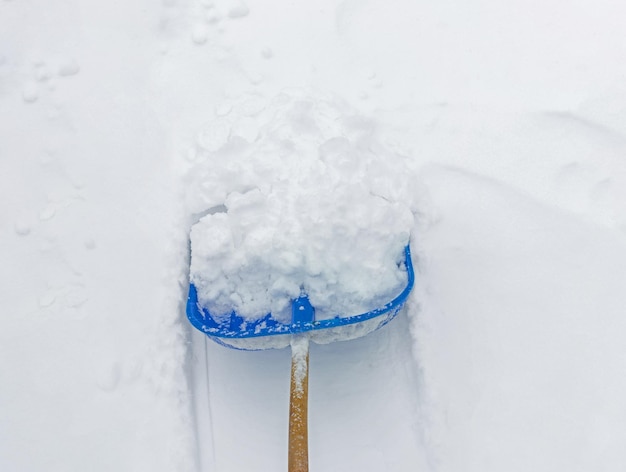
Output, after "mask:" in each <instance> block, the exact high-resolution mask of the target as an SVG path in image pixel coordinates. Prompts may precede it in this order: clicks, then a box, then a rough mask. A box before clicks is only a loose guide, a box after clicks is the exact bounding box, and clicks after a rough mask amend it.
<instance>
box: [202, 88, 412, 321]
mask: <svg viewBox="0 0 626 472" xmlns="http://www.w3.org/2000/svg"><path fill="white" fill-rule="evenodd" d="M346 108H347V107H345V106H344V107H341V108H340V107H337V106H333V103H332V101H329V100H324V99H319V98H316V97H315V96H312V95H308V94H306V93H304V94H303V93H302V92H301V93H300V94H298V95H296V96H293V95H292V94H288V93H283V94H281V95H280V96H278V97H277V98H276V99H275V100H273V102H272V103H271V104H270V105H268V106H267V107H266V108H265V109H263V111H262V112H259V113H257V114H254V115H252V116H244V117H243V119H241V118H240V117H239V116H237V118H236V119H234V120H233V119H231V120H229V119H228V118H224V117H221V118H218V119H216V120H215V122H214V123H210V124H209V125H207V128H206V131H205V132H203V133H201V134H200V136H199V139H198V142H199V143H200V144H199V149H198V152H197V154H196V156H194V159H195V160H196V161H197V162H198V164H197V165H196V167H195V168H194V169H193V170H192V171H191V173H192V174H194V176H195V178H196V179H197V180H196V186H197V187H196V193H197V194H198V199H199V200H202V201H205V202H207V205H209V211H215V212H214V213H212V214H208V215H206V216H204V217H203V218H202V219H201V220H200V221H199V222H198V223H197V224H195V225H194V226H193V228H192V230H191V281H192V282H193V283H194V285H195V286H196V288H197V289H198V299H199V301H200V304H201V305H203V306H204V307H206V308H208V309H209V311H210V312H211V314H212V315H214V316H215V317H216V318H218V319H219V317H220V316H227V315H230V313H231V312H232V311H233V310H234V311H235V312H237V313H238V314H239V315H241V316H243V317H244V318H245V319H255V318H257V319H258V318H260V317H263V316H265V315H266V314H267V313H272V315H273V316H274V317H275V318H277V319H279V320H282V321H289V320H290V318H291V301H292V300H293V299H295V298H297V297H298V296H300V295H301V293H306V294H307V296H308V297H309V299H310V300H311V303H312V305H313V306H314V307H315V317H316V319H318V320H319V319H326V318H329V317H334V316H337V315H339V316H345V315H356V314H359V313H364V312H367V311H370V310H372V309H374V308H378V307H381V306H383V305H385V304H386V303H388V302H389V301H391V300H392V299H393V298H394V297H395V296H397V295H398V294H399V293H400V292H401V291H402V289H403V288H404V286H406V284H407V276H406V268H405V267H404V265H402V264H401V262H402V261H403V260H404V247H405V246H406V245H407V244H408V243H409V234H410V231H411V228H412V226H413V215H412V213H411V211H410V210H409V208H408V206H407V205H405V204H404V203H403V201H402V200H400V199H399V195H398V192H397V191H394V189H393V188H392V187H391V186H389V185H386V186H385V185H384V184H381V183H387V184H388V183H390V182H393V181H394V180H395V176H397V175H398V174H403V173H404V172H405V170H403V169H406V162H405V159H403V158H402V157H400V156H396V155H394V154H393V153H392V152H391V151H389V150H386V149H385V148H384V146H382V144H381V143H379V142H378V141H377V140H376V135H375V128H374V124H373V123H372V122H371V121H369V120H367V119H366V118H364V117H360V116H359V115H358V114H356V112H354V111H352V110H349V109H346ZM232 114H233V113H231V114H230V115H232ZM229 121H234V123H232V124H230V125H228V126H227V127H226V128H225V129H224V133H223V134H222V136H218V137H215V136H214V134H213V133H212V132H213V131H214V130H216V129H218V130H219V129H220V128H221V127H222V126H224V123H228V122H229ZM242 122H243V123H245V124H246V126H245V128H244V127H243V126H242V125H241V123H242ZM242 131H243V132H242ZM239 133H241V134H244V135H246V136H248V139H249V140H250V141H248V140H247V139H246V138H244V137H243V136H241V134H239ZM208 135H211V137H212V138H213V139H211V140H210V141H209V142H207V139H205V138H206V137H207V136H208ZM218 138H219V139H218ZM203 168H204V170H203ZM370 176H371V177H370ZM377 192H378V193H377ZM203 197H204V198H203ZM220 208H223V211H219V209H220ZM215 209H218V210H217V211H216V210H215Z"/></svg>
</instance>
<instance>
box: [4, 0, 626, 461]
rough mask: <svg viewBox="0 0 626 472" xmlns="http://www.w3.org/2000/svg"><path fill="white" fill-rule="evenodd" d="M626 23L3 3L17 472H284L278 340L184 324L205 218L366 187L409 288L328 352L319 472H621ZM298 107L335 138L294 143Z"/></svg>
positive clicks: (491, 15)
mask: <svg viewBox="0 0 626 472" xmlns="http://www.w3.org/2000/svg"><path fill="white" fill-rule="evenodd" d="M625 10H626V9H625V8H624V7H623V6H622V5H621V4H620V3H619V2H612V1H609V0H600V1H596V2H590V1H580V2H574V3H570V4H568V5H566V6H564V5H563V3H562V2H557V1H555V0H549V1H547V2H543V3H541V4H530V3H528V2H522V1H521V0H513V1H511V2H501V3H499V4H496V3H493V2H487V1H485V0H470V1H469V2H454V3H452V2H445V1H443V2H430V3H423V2H413V1H408V0H386V1H383V0H369V1H351V0H348V1H339V0H320V1H318V2H307V3H304V2H299V3H293V2H292V3H289V2H287V3H285V2H278V1H268V2H262V4H261V3H260V2H256V3H255V2H246V1H241V0H236V1H235V0H214V1H207V0H164V1H162V2H160V3H155V2H151V1H148V0H128V1H125V2H84V1H82V2H79V1H78V0H67V1H64V2H55V4H54V5H52V6H51V5H50V2H45V1H43V0H29V1H23V0H4V1H0V120H1V122H0V123H1V124H2V135H1V138H0V215H1V218H0V260H1V261H2V264H0V287H1V288H0V293H1V296H0V300H1V303H2V305H1V306H2V316H1V318H0V470H3V471H4V470H7V471H17V472H35V471H37V472H38V471H43V470H45V471H51V472H60V471H63V472H65V471H74V470H90V471H111V470H116V471H144V470H146V471H147V470H149V471H151V472H160V471H163V472H171V471H181V472H183V471H200V470H202V471H209V470H210V471H223V472H232V471H243V470H261V471H270V470H272V471H274V470H286V462H287V455H286V451H287V421H288V396H289V363H290V359H291V356H290V353H289V350H288V349H283V350H268V351H261V352H241V351H236V350H231V349H226V348H224V347H222V346H219V345H217V344H215V343H213V342H211V341H208V340H207V339H206V336H204V335H203V334H202V333H200V332H198V331H197V330H194V329H192V328H191V327H190V326H189V324H188V322H187V320H186V319H185V316H184V302H185V297H186V291H187V288H188V283H189V264H190V259H189V237H190V234H191V231H192V230H191V228H192V226H193V223H195V222H197V221H199V220H202V222H203V224H206V225H207V226H206V228H204V229H205V230H206V231H213V230H215V228H216V227H217V225H213V224H211V223H210V222H211V221H213V223H215V221H216V220H219V219H224V218H226V219H229V220H231V219H233V214H236V211H240V212H242V213H239V215H240V216H241V215H243V210H244V208H243V207H242V206H240V207H237V205H238V204H239V205H241V204H242V203H244V202H250V201H252V203H254V205H258V206H262V207H263V211H266V210H268V211H269V210H270V209H271V208H276V207H270V206H268V201H270V202H271V203H272V204H274V203H276V205H278V207H281V205H286V206H289V205H291V206H292V207H291V208H292V209H295V208H301V207H302V206H303V207H304V208H305V209H306V211H307V212H308V213H310V214H311V215H312V216H316V217H317V218H318V219H320V220H321V221H329V222H331V221H334V222H336V221H337V219H335V217H337V216H338V215H340V214H341V212H342V211H344V210H341V209H339V208H338V207H337V206H336V205H335V204H336V203H337V202H338V201H345V202H346V204H348V203H349V204H350V206H351V205H355V206H356V207H358V208H359V209H360V208H361V207H360V206H359V205H361V204H362V203H363V205H364V206H365V204H366V202H367V198H366V200H364V201H363V202H362V201H361V200H359V201H354V199H352V197H351V195H352V193H348V190H347V189H348V188H351V187H356V188H357V189H358V192H363V193H361V195H370V197H372V198H373V196H375V195H378V196H384V197H385V199H383V201H384V202H385V203H384V205H386V204H398V209H399V208H400V207H406V208H408V209H409V210H410V212H411V215H410V218H411V220H412V221H411V222H410V223H409V226H410V227H409V233H410V240H411V249H412V253H413V257H414V262H415V264H416V269H417V273H416V288H415V290H414V293H413V295H412V296H411V298H410V300H409V302H408V306H407V308H406V310H405V311H404V312H403V313H402V314H401V315H399V316H398V317H397V318H396V319H395V320H394V321H393V322H391V323H390V324H389V325H388V326H386V327H385V328H383V329H381V330H378V331H376V332H374V333H371V334H369V335H368V336H365V337H362V338H359V339H355V340H352V341H347V342H336V343H330V344H326V345H317V344H312V345H311V352H310V372H309V382H310V384H309V395H310V407H309V413H310V421H309V428H310V432H309V435H310V463H311V471H322V470H337V471H348V470H362V471H365V472H370V471H371V472H374V471H376V472H379V471H381V470H389V471H399V472H405V471H406V472H409V471H410V472H414V471H417V470H419V471H422V470H424V471H433V472H456V471H470V472H471V471H480V472H485V471H487V472H489V471H493V472H496V471H497V472H500V471H503V470H505V471H528V470H533V471H554V470H567V471H581V472H583V471H585V472H586V471H589V470H603V471H621V470H623V469H624V466H625V464H626V453H625V452H624V448H623V443H624V442H625V441H626V400H625V398H626V377H625V376H624V372H626V350H625V349H624V347H623V344H624V342H623V340H624V338H625V337H626V318H625V317H624V307H625V306H626V295H625V292H624V290H623V285H624V282H625V281H626V86H624V80H623V77H624V76H626V52H625V51H624V48H623V44H625V43H626V32H625V30H624V28H623V18H624V14H625V13H626V11H625ZM302 91H305V92H304V93H303V92H302ZM285 96H286V97H294V96H296V97H300V99H304V101H305V103H306V102H307V100H308V103H309V104H311V103H312V102H311V97H313V99H312V100H313V103H314V104H315V106H322V107H325V109H326V110H329V111H330V113H331V115H328V114H322V115H318V114H315V113H314V114H313V116H316V117H318V118H316V119H317V120H318V122H320V123H327V121H325V119H326V118H330V117H331V116H337V117H338V118H339V120H338V121H337V120H335V121H333V120H330V121H332V125H330V128H323V127H322V128H320V127H319V126H318V128H319V129H320V130H321V133H319V134H318V135H309V137H308V138H305V137H304V136H303V135H302V134H300V133H296V128H295V124H296V121H294V120H289V119H285V118H284V117H285V116H288V113H287V115H285V114H282V115H281V113H283V112H288V110H289V107H294V106H296V102H297V101H295V100H290V101H288V104H290V105H288V106H287V108H280V107H278V108H277V104H279V103H280V100H281V98H280V97H285ZM307 97H308V98H307ZM277 100H278V101H277ZM333 114H334V115H333ZM281 116H282V118H281ZM355 117H356V118H358V119H357V120H356V121H355V120H352V118H355ZM272 123H274V124H281V125H286V128H285V129H284V131H285V132H287V133H288V134H290V135H291V136H292V137H291V140H292V141H293V142H294V144H298V145H303V149H305V150H306V151H305V152H307V153H310V154H307V155H305V156H304V157H303V159H304V162H305V163H306V164H307V165H310V166H312V167H313V169H312V170H313V171H316V169H317V172H318V173H317V174H315V172H313V174H311V173H310V172H309V175H312V176H313V179H312V180H306V179H305V177H304V176H303V175H300V174H298V175H297V176H296V178H295V179H294V177H293V176H290V179H286V178H285V175H286V174H285V175H280V172H283V171H284V172H287V171H289V170H291V169H293V168H294V167H297V166H298V165H299V163H302V162H303V161H302V160H300V161H298V160H295V159H292V158H291V157H289V156H286V155H283V157H285V159H283V160H281V158H280V155H274V154H269V153H268V152H267V151H268V150H269V148H270V147H271V146H272V145H275V144H276V142H277V141H276V140H275V137H276V136H279V135H280V134H279V133H278V131H276V132H275V133H274V131H272V133H274V134H272V133H269V132H268V130H269V128H268V127H271V126H272ZM350 133H356V135H355V134H350ZM328 141H330V143H334V144H332V145H331V144H328ZM324 143H326V145H324ZM304 144H306V146H304ZM363 145H364V146H365V148H364V147H363ZM370 145H373V146H370ZM333 146H338V147H339V148H341V149H349V150H350V151H351V153H348V154H349V155H350V156H352V157H354V159H353V160H349V159H348V161H346V162H345V164H346V167H342V165H341V164H342V161H340V160H336V159H335V157H337V156H339V154H327V155H326V156H330V157H332V159H331V161H330V164H327V163H328V162H329V161H324V160H323V159H324V152H322V150H324V149H330V150H333V149H337V148H334V147H333ZM342 146H343V147H342ZM255 150H260V151H262V152H263V153H264V154H263V156H264V157H263V158H262V159H258V160H257V159H253V158H252V157H251V156H252V154H248V153H249V152H250V153H252V152H253V151H255ZM227 151H229V152H230V154H228V152H227ZM352 151H356V153H352ZM365 151H367V152H365ZM270 155H271V158H270V157H269V156H270ZM357 156H358V157H357ZM379 156H384V158H382V157H381V158H378V157H379ZM322 162H323V163H324V165H326V167H321V164H320V163H322ZM249 163H252V164H253V165H252V166H249V165H248V164H249ZM255 166H256V167H255ZM281 166H285V167H284V168H283V167H281ZM307 170H311V169H309V168H307ZM321 170H323V171H324V172H327V174H326V175H328V176H329V177H330V180H329V181H328V182H324V185H328V187H324V188H326V189H328V190H329V192H330V193H328V194H324V195H322V196H320V195H319V194H317V196H318V197H323V198H324V199H326V200H323V201H322V202H320V204H317V203H316V202H314V201H310V200H308V199H306V198H304V196H305V195H306V193H304V192H303V193H301V194H298V193H297V192H295V191H287V190H286V189H288V185H289V184H290V183H295V182H297V181H302V182H305V184H308V185H309V187H308V189H310V190H311V191H316V192H317V191H318V190H319V187H318V185H321V183H320V182H321V180H323V179H322V178H321V176H322V175H325V174H323V172H321ZM228 172H230V174H229V173H228ZM277 173H278V174H277ZM333 178H336V179H337V181H333V180H332V179H333ZM300 179H301V180H300ZM343 179H347V184H348V186H346V187H343V186H341V185H334V186H333V185H332V184H333V183H335V184H336V183H337V182H338V181H343ZM350 179H353V180H350ZM281 183H282V184H283V187H282V188H281ZM281 191H282V193H280V195H282V196H286V197H285V198H286V200H285V199H283V200H281V199H277V200H276V202H273V201H271V198H270V197H272V196H274V197H275V196H278V195H279V193H278V192H281ZM272 192H275V193H272ZM334 192H338V193H334ZM342 192H343V193H342ZM358 192H357V194H358ZM348 195H350V197H349V196H348ZM292 198H293V200H291V199H292ZM297 198H300V200H299V201H296V200H297ZM368 198H369V197H368ZM238 199H239V200H238ZM255 199H256V200H255ZM331 202H332V203H333V205H331V204H330V203H331ZM322 203H323V205H322ZM254 205H253V206H254ZM392 206H393V205H392ZM237 208H239V209H238V210H237ZM394 211H395V210H394ZM399 211H400V210H399ZM405 213H406V210H404V209H403V210H401V211H400V212H399V213H398V214H400V215H404V214H405ZM286 214H287V215H289V217H290V218H291V219H292V221H293V220H296V219H297V218H296V216H301V215H298V214H297V213H295V212H293V213H288V212H287V213H286ZM264 215H265V214H264V213H261V212H258V211H254V212H249V213H248V214H247V215H246V218H248V217H249V218H251V220H250V221H251V222H260V221H259V220H255V218H260V217H261V216H264ZM345 215H348V218H351V217H352V215H351V213H350V211H349V209H348V208H346V209H345V213H344V214H343V216H345ZM366 216H367V218H370V217H371V218H373V219H372V220H370V222H371V224H370V225H368V226H367V228H366V229H367V231H368V232H370V233H368V234H370V235H371V234H374V236H375V237H374V239H372V241H376V242H380V241H381V240H383V239H384V235H385V234H386V235H388V236H389V237H395V236H397V235H398V234H399V233H401V232H402V231H404V230H405V229H403V228H402V229H401V230H400V231H398V232H396V231H397V228H396V227H395V226H394V229H393V230H392V231H388V228H387V227H381V226H378V225H379V224H381V225H382V223H381V221H382V220H380V219H379V217H380V216H381V215H380V214H379V213H373V214H372V215H370V214H369V213H368V214H367V215H366ZM407 217H408V216H407ZM203 218H204V219H203ZM326 218H328V219H326ZM404 218H406V217H405V216H402V217H401V218H399V219H396V218H394V219H393V224H396V223H398V221H399V222H400V223H401V224H404V223H403V222H404V221H405V219H404ZM262 221H263V222H267V221H268V220H267V219H265V218H263V220H262ZM270 221H271V220H270ZM303 221H304V222H305V223H307V224H308V223H311V222H313V221H314V220H313V218H311V219H308V218H307V219H304V220H303ZM232 222H236V223H242V220H241V219H237V218H235V219H234V220H233V221H232ZM310 227H311V228H314V230H315V231H318V230H320V231H321V229H320V228H319V227H317V226H314V225H311V226H310ZM357 227H358V226H357ZM247 229H248V228H243V227H242V228H240V233H239V236H238V237H240V238H241V241H243V240H244V239H245V238H247V237H249V236H250V233H249V232H248V231H247ZM273 229H277V228H273ZM350 230H355V227H351V228H350ZM386 231H388V232H386ZM228 234H229V236H233V235H235V233H233V232H232V231H231V232H230V233H228ZM277 234H278V235H285V233H283V232H281V231H277ZM361 235H363V236H365V233H361V232H357V231H356V230H355V233H353V234H352V236H353V237H354V238H355V240H358V236H361ZM326 236H327V237H328V238H329V239H328V240H329V241H330V243H331V244H338V243H339V241H338V240H337V239H336V238H335V237H332V235H330V234H329V235H326ZM368 237H369V236H368ZM263 240H264V239H263V238H261V239H260V241H263ZM280 241H281V242H283V243H284V242H285V240H280ZM385 242H387V241H386V240H385ZM295 243H296V244H297V241H296V242H295ZM395 245H398V246H399V245H400V243H399V242H397V241H395V240H394V242H392V243H391V247H395ZM261 246H262V248H263V249H265V246H264V245H261ZM192 249H193V248H192ZM351 249H353V248H351ZM354 249H356V248H354ZM374 249H381V248H380V246H376V247H375V248H374ZM381 250H382V249H381ZM389 251H391V253H394V252H395V249H393V250H392V249H389ZM359 252H360V254H361V255H363V252H362V251H359ZM230 255H231V254H227V256H230ZM297 255H299V254H297ZM366 255H367V256H369V254H367V253H366ZM300 256H301V255H300ZM397 257H398V254H393V258H397ZM268 260H271V258H270V259H268ZM346 262H347V263H360V261H354V260H353V259H352V258H349V260H347V261H346ZM394 262H395V261H394ZM327 264H330V262H329V261H324V265H323V267H322V268H323V269H331V268H332V266H329V265H327ZM288 267H293V265H290V264H288ZM337 267H342V268H343V267H344V266H343V265H341V266H337ZM202 273H203V274H206V272H204V271H202ZM272 274H275V272H272ZM218 275H220V274H218ZM362 283H363V284H365V283H368V282H365V281H362ZM363 287H365V285H361V283H359V285H358V289H363ZM328 296H332V294H328ZM329 302H330V300H329ZM270 306H271V301H270Z"/></svg>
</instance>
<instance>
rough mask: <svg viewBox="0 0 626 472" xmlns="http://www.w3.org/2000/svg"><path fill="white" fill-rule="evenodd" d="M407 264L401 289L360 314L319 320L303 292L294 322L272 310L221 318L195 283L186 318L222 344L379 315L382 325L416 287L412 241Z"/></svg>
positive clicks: (406, 250)
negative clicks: (261, 314) (255, 315)
mask: <svg viewBox="0 0 626 472" xmlns="http://www.w3.org/2000/svg"><path fill="white" fill-rule="evenodd" d="M404 266H405V269H406V272H407V284H406V286H405V287H404V289H403V290H402V292H401V293H400V294H399V295H398V296H396V297H395V298H394V299H393V300H391V301H390V302H389V303H387V304H386V305H384V306H382V307H379V308H376V309H374V310H371V311H368V312H366V313H361V314H359V315H353V316H346V317H340V316H337V317H335V318H330V319H326V320H319V321H318V320H316V319H315V308H314V307H313V306H312V305H311V303H310V302H309V299H308V297H307V296H306V295H302V296H300V297H299V298H297V299H295V300H293V302H292V319H291V323H284V322H280V321H278V320H276V319H275V318H273V317H272V314H271V313H268V314H267V315H265V316H264V317H262V318H260V319H258V320H255V321H248V320H245V319H244V318H242V317H241V316H239V315H238V314H237V313H235V312H234V311H233V312H232V313H231V314H230V317H220V319H219V321H218V320H216V319H215V318H214V317H213V316H212V315H211V313H210V312H209V310H207V309H206V308H205V307H203V306H201V305H200V304H199V303H198V292H197V290H196V287H195V286H194V285H193V284H190V285H189V297H188V298H187V318H189V321H190V322H191V324H192V325H193V326H194V327H195V328H197V329H198V330H200V331H202V332H203V333H205V334H206V335H207V336H209V337H211V338H213V339H214V340H215V341H217V342H219V343H220V344H225V345H228V342H227V341H228V340H229V339H232V340H236V339H245V338H258V337H261V336H274V335H281V334H282V335H284V334H297V333H304V332H307V331H313V330H321V329H328V328H337V327H340V326H346V325H352V324H355V323H362V322H364V321H368V320H371V319H373V318H376V317H384V319H381V323H380V325H379V326H378V327H380V326H383V325H384V324H386V323H387V322H389V321H390V320H391V319H392V318H393V317H394V316H395V315H396V314H397V313H398V312H399V311H400V308H402V306H403V305H404V303H405V302H406V300H407V298H408V296H409V293H410V292H411V290H412V289H413V284H414V283H415V274H414V272H413V263H412V261H411V249H410V247H409V245H407V246H405V248H404Z"/></svg>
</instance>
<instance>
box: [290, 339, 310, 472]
mask: <svg viewBox="0 0 626 472" xmlns="http://www.w3.org/2000/svg"><path fill="white" fill-rule="evenodd" d="M308 397H309V340H308V338H307V337H300V338H296V337H294V339H293V340H292V342H291V394H290V398H289V472H308V470H309V439H308V435H309V434H308Z"/></svg>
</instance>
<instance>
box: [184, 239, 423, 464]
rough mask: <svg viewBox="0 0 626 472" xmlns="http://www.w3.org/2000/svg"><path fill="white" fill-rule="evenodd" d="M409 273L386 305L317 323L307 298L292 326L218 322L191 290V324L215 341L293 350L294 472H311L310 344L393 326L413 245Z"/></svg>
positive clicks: (269, 321) (237, 319)
mask: <svg viewBox="0 0 626 472" xmlns="http://www.w3.org/2000/svg"><path fill="white" fill-rule="evenodd" d="M399 265H403V266H404V269H405V270H406V274H407V283H406V285H405V287H404V289H403V290H402V291H401V292H400V293H399V294H398V295H397V296H396V297H395V298H393V299H392V300H390V301H389V302H388V303H386V304H385V305H383V306H380V307H378V308H375V309H373V310H370V311H368V312H365V313H361V314H358V315H352V316H336V317H333V318H326V319H322V320H316V319H315V307H313V306H312V305H311V303H310V301H309V297H308V296H307V295H306V293H304V292H303V293H302V294H301V295H300V296H299V297H298V298H296V299H294V300H293V301H292V303H291V322H288V323H286V322H284V321H280V320H278V319H277V318H275V317H274V316H272V313H268V314H267V315H265V316H264V317H262V318H260V319H258V320H253V321H250V320H246V319H244V318H243V317H242V316H240V315H238V314H237V313H236V312H234V311H233V312H232V313H231V314H230V316H228V317H214V316H212V315H211V312H210V311H209V310H208V309H207V308H206V307H204V306H202V304H200V303H199V302H198V293H197V289H196V287H195V286H194V285H193V284H190V286H189V297H188V299H187V317H188V318H189V321H190V322H191V324H192V325H193V326H194V327H195V328H197V329H198V330H200V331H202V332H203V333H205V334H206V335H207V336H208V337H209V338H211V339H212V340H213V341H215V342H217V343H219V344H221V345H223V346H226V347H230V348H234V349H243V350H261V349H272V348H274V349H276V348H284V347H287V346H291V353H292V356H291V386H290V389H291V393H290V408H289V459H288V470H289V472H307V471H308V470H309V466H308V367H309V340H311V341H314V342H316V343H318V344H327V343H330V342H334V341H345V340H350V339H355V338H358V337H361V336H365V335H366V334H368V333H370V332H372V331H374V330H376V329H378V328H380V327H382V326H384V325H385V324H387V323H388V322H389V321H391V320H392V319H393V318H394V317H395V316H396V315H397V314H398V312H399V311H400V309H401V308H402V306H403V305H404V303H405V302H406V300H407V298H408V296H409V293H410V292H411V289H412V288H413V284H414V281H415V275H414V271H413V264H412V262H411V251H410V247H409V245H407V246H405V248H404V260H403V261H402V262H401V264H399Z"/></svg>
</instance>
